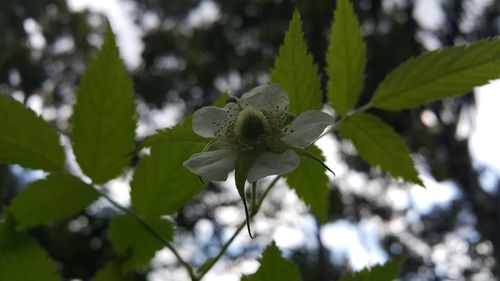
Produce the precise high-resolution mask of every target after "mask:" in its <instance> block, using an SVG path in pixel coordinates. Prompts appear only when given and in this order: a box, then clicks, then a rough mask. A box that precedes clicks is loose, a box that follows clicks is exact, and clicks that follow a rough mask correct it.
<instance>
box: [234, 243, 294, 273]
mask: <svg viewBox="0 0 500 281" xmlns="http://www.w3.org/2000/svg"><path fill="white" fill-rule="evenodd" d="M259 262H260V267H259V269H258V270H257V272H255V273H254V274H252V275H246V276H243V277H242V278H241V281H276V280H286V281H301V280H302V277H301V276H300V271H299V269H298V268H297V267H296V266H295V265H294V264H293V263H291V262H289V261H288V260H286V259H284V258H283V257H282V256H281V252H280V250H279V249H278V247H276V244H274V242H273V243H272V244H271V245H269V246H268V247H267V248H266V250H265V251H264V254H262V258H261V259H260V260H259Z"/></svg>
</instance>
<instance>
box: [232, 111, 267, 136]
mask: <svg viewBox="0 0 500 281" xmlns="http://www.w3.org/2000/svg"><path fill="white" fill-rule="evenodd" d="M235 129H236V135H237V136H238V137H239V138H240V139H244V140H248V141H257V140H259V139H261V138H262V137H265V135H266V134H267V133H268V132H269V122H268V120H267V118H266V116H265V115H264V114H262V112H260V111H259V110H256V109H254V108H251V107H247V108H245V109H243V110H242V111H241V112H240V114H239V115H238V119H237V120H236V128H235Z"/></svg>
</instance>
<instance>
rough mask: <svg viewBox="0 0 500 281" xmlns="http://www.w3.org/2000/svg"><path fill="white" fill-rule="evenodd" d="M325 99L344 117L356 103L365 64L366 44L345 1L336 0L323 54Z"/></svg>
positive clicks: (352, 12)
mask: <svg viewBox="0 0 500 281" xmlns="http://www.w3.org/2000/svg"><path fill="white" fill-rule="evenodd" d="M326 63H327V69H326V73H327V74H328V77H329V78H330V79H329V80H328V84H327V89H328V99H329V100H330V103H331V105H332V107H333V108H334V109H335V111H336V112H337V113H338V114H340V115H346V114H347V113H348V112H349V110H351V109H352V108H353V107H354V106H355V105H356V102H357V101H358V98H359V94H360V92H361V86H362V83H363V77H364V72H365V65H366V45H365V43H364V42H363V34H362V33H361V29H360V27H359V22H358V20H357V18H356V16H355V14H354V11H353V9H352V6H351V4H350V3H349V1H348V0H338V1H337V9H336V10H335V15H334V22H333V24H332V30H331V33H330V45H329V46H328V51H327V55H326Z"/></svg>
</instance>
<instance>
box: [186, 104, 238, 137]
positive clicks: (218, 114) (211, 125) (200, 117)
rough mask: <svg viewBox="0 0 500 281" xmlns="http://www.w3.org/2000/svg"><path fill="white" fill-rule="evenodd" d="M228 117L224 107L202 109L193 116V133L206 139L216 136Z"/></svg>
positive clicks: (226, 109)
mask: <svg viewBox="0 0 500 281" xmlns="http://www.w3.org/2000/svg"><path fill="white" fill-rule="evenodd" d="M228 115H229V113H228V108H226V107H225V108H219V107H215V106H205V107H202V108H200V109H198V110H196V112H195V113H194V114H193V131H194V132H195V133H196V134H198V135H200V136H202V137H206V138H213V137H215V136H218V135H220V134H219V132H220V130H221V128H224V126H225V123H226V120H227V118H228Z"/></svg>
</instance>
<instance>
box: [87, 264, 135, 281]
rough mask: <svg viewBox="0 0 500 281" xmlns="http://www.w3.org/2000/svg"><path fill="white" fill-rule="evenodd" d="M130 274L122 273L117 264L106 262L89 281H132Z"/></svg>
mask: <svg viewBox="0 0 500 281" xmlns="http://www.w3.org/2000/svg"><path fill="white" fill-rule="evenodd" d="M133 280H134V277H133V276H132V275H131V274H130V273H128V274H127V273H123V272H122V271H121V269H120V265H119V264H118V263H117V262H113V261H111V262H108V263H107V264H106V265H105V266H104V267H103V268H102V269H101V270H99V271H98V272H97V274H96V275H95V276H94V278H92V279H90V281H133Z"/></svg>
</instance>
